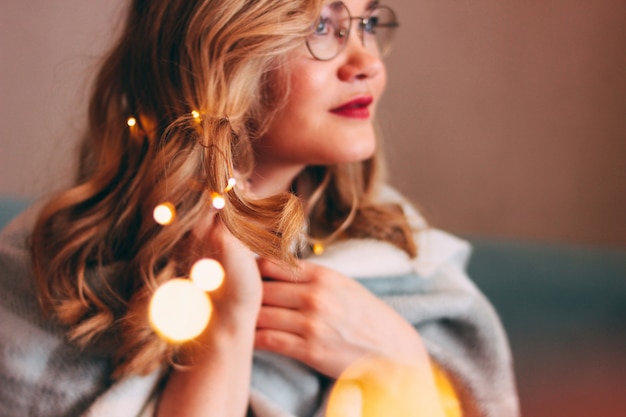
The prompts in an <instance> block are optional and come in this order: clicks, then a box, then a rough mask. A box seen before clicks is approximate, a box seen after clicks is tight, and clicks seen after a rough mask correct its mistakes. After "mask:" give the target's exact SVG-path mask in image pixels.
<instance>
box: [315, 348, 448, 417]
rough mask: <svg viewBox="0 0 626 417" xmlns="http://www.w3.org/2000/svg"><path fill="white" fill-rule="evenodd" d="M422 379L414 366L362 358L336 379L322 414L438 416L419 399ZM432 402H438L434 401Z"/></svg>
mask: <svg viewBox="0 0 626 417" xmlns="http://www.w3.org/2000/svg"><path fill="white" fill-rule="evenodd" d="M427 372H430V370H427ZM422 379H423V376H420V374H419V370H418V368H417V367H416V366H413V365H406V364H400V363H397V362H394V361H392V360H390V359H385V358H373V357H368V358H364V359H362V360H360V361H357V362H356V363H354V364H353V365H352V366H350V367H349V368H348V369H346V371H345V372H344V373H343V374H342V375H340V377H339V378H338V379H337V382H336V383H335V386H334V387H333V390H332V392H331V394H330V398H329V401H328V407H327V410H326V417H353V416H354V417H357V416H358V417H380V416H394V417H419V416H439V415H441V413H440V412H438V411H436V409H430V410H429V408H428V405H427V404H424V403H423V402H420V401H419V393H420V389H422V386H421V380H422ZM422 391H424V390H423V389H422ZM434 404H435V406H439V404H438V402H437V401H434ZM431 411H432V412H431Z"/></svg>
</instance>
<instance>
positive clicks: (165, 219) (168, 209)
mask: <svg viewBox="0 0 626 417" xmlns="http://www.w3.org/2000/svg"><path fill="white" fill-rule="evenodd" d="M152 216H153V217H154V221H155V222H157V223H158V224H160V225H161V226H167V225H168V224H170V223H172V221H173V220H174V217H176V208H175V207H174V205H173V204H172V203H170V202H165V203H161V204H159V205H158V206H156V207H155V208H154V211H153V212H152Z"/></svg>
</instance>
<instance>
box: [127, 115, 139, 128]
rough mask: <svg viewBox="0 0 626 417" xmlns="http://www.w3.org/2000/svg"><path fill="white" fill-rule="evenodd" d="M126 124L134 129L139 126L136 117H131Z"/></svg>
mask: <svg viewBox="0 0 626 417" xmlns="http://www.w3.org/2000/svg"><path fill="white" fill-rule="evenodd" d="M126 123H127V124H128V126H130V127H133V126H135V125H136V124H137V119H135V118H134V117H129V118H128V120H127V121H126Z"/></svg>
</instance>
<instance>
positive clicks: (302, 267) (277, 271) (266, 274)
mask: <svg viewBox="0 0 626 417" xmlns="http://www.w3.org/2000/svg"><path fill="white" fill-rule="evenodd" d="M257 264H258V266H259V271H260V272H261V276H262V277H263V278H271V279H273V280H278V281H286V282H303V281H308V279H307V277H310V274H308V273H305V271H306V270H307V265H306V264H305V263H304V262H298V266H297V267H296V268H294V267H292V266H290V265H287V264H284V263H278V262H276V261H271V260H269V259H265V258H259V259H258V260H257Z"/></svg>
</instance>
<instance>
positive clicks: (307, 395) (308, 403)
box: [0, 191, 519, 417]
mask: <svg viewBox="0 0 626 417" xmlns="http://www.w3.org/2000/svg"><path fill="white" fill-rule="evenodd" d="M388 196H390V198H391V199H393V200H395V201H402V200H401V198H400V197H399V196H398V195H397V194H395V193H394V192H392V191H388ZM405 211H407V212H408V213H409V215H410V217H411V218H412V222H413V224H414V225H416V226H423V221H422V220H421V219H420V218H419V216H418V215H417V213H416V212H415V211H414V210H413V209H412V208H411V207H410V206H408V205H406V204H405ZM36 212H37V208H36V207H33V208H31V209H30V210H28V211H27V212H25V213H24V214H22V215H21V216H20V217H18V218H17V219H16V220H14V221H13V222H12V223H11V224H10V225H9V226H7V228H6V229H5V230H4V231H3V232H2V234H1V235H0V294H1V298H0V415H2V416H5V417H18V416H19V417H22V416H33V417H34V416H81V415H86V416H92V417H98V416H102V417H110V416H118V417H125V416H129V417H131V416H133V417H134V416H149V415H151V414H152V411H153V407H154V398H153V397H154V388H155V386H156V385H157V382H158V380H159V375H160V372H155V373H154V374H152V375H148V376H137V377H133V378H128V379H126V380H123V381H117V382H115V383H113V381H111V379H110V377H109V376H110V372H111V364H110V360H109V354H108V352H106V351H98V350H96V349H94V350H89V349H86V350H79V349H78V348H76V347H75V346H72V345H71V344H68V343H67V342H66V341H65V338H64V329H62V328H61V327H60V326H58V325H57V324H56V323H53V322H50V321H46V320H45V319H43V318H42V316H41V314H40V311H39V307H38V304H37V297H36V291H35V288H34V283H33V277H32V272H31V267H30V259H29V253H28V250H27V247H26V240H27V237H28V234H29V231H30V230H31V227H32V224H33V221H34V217H35V215H36ZM416 238H417V240H418V245H419V251H420V255H419V256H418V257H417V258H416V259H409V258H408V256H407V255H406V254H405V253H404V252H402V251H400V250H399V249H397V248H395V247H394V246H392V245H390V244H387V243H385V242H380V241H375V240H368V239H359V240H348V241H342V242H338V243H335V244H333V245H331V246H329V247H328V248H327V249H326V251H325V252H324V253H323V254H322V255H320V256H316V257H314V258H311V259H310V260H311V261H312V262H316V263H319V264H321V265H324V266H327V267H330V268H333V269H335V270H337V271H339V272H341V273H343V274H346V275H348V276H351V277H354V278H355V279H357V280H358V281H359V282H360V283H361V284H363V285H364V286H366V287H367V288H368V289H369V290H370V291H372V292H374V293H375V294H377V295H378V296H379V297H381V298H382V299H383V300H384V301H385V302H387V303H388V304H389V305H390V306H391V307H393V308H394V309H396V310H397V311H398V312H399V313H400V314H402V315H403V316H404V317H405V318H406V319H407V320H408V321H409V322H410V323H412V324H413V325H414V327H415V328H416V329H417V330H418V331H419V332H420V334H421V336H422V339H423V340H424V343H425V344H426V347H427V349H428V351H429V353H430V355H431V356H432V358H433V359H434V360H435V361H436V362H437V363H438V364H439V365H440V366H441V367H442V368H444V369H446V370H447V371H448V372H449V374H450V375H451V376H452V378H453V380H454V381H453V382H454V384H455V386H456V387H457V388H458V391H459V394H460V395H461V399H462V402H463V403H464V408H465V409H466V410H465V415H480V416H488V417H515V416H518V415H519V408H518V401H517V395H516V390H515V384H514V378H513V372H512V363H511V356H510V351H509V347H508V343H507V340H506V336H505V333H504V330H503V329H502V326H501V324H500V322H499V320H498V318H497V315H496V313H495V312H494V310H493V309H492V307H491V306H490V304H489V303H488V301H487V300H486V299H485V298H484V296H483V295H482V294H481V293H480V292H479V290H478V289H477V288H476V287H475V286H474V284H473V283H472V282H471V280H470V279H469V278H468V277H467V275H466V273H465V272H464V271H465V264H466V262H467V260H468V257H469V255H470V252H471V250H470V247H469V245H468V244H467V243H466V242H465V241H462V240H460V239H458V238H456V237H454V236H451V235H449V234H447V233H445V232H442V231H439V230H435V229H427V228H426V229H424V230H422V231H421V232H419V233H418V234H417V236H416ZM331 387H332V381H330V380H328V378H326V377H324V376H322V375H320V374H318V373H317V372H315V371H314V370H312V369H310V368H308V367H306V366H304V365H303V364H301V363H299V362H297V361H294V360H291V359H289V358H285V357H281V356H278V355H275V354H272V353H269V352H256V353H255V355H254V364H253V373H252V388H251V398H250V415H253V416H256V417H294V416H297V417H303V416H322V415H323V410H324V405H325V401H326V399H327V397H328V393H329V391H330V388H331Z"/></svg>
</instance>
